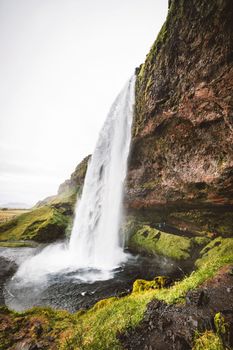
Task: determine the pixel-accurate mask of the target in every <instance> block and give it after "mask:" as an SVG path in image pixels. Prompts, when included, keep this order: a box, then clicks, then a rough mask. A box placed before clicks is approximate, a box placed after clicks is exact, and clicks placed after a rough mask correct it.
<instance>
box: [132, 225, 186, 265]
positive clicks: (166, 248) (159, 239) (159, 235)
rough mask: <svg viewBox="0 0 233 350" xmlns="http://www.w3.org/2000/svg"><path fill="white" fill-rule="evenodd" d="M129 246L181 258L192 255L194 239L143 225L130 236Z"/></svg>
mask: <svg viewBox="0 0 233 350" xmlns="http://www.w3.org/2000/svg"><path fill="white" fill-rule="evenodd" d="M129 246H130V248H132V249H135V250H137V251H139V252H146V253H149V254H160V255H164V256H167V257H170V258H172V259H176V260H181V259H188V258H189V257H190V252H191V248H192V246H193V241H192V240H191V239H190V238H187V237H182V236H177V235H173V234H170V233H166V232H163V231H160V230H157V229H155V228H151V227H150V226H149V225H143V226H142V227H141V228H139V229H138V230H137V231H136V232H135V233H134V234H133V235H132V236H131V237H130V241H129Z"/></svg>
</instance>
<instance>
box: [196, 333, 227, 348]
mask: <svg viewBox="0 0 233 350" xmlns="http://www.w3.org/2000/svg"><path fill="white" fill-rule="evenodd" d="M192 350H226V348H225V347H224V345H223V342H222V339H221V337H220V336H219V335H217V334H215V333H214V332H213V331H206V332H204V333H202V334H199V335H198V336H196V339H195V342H194V346H193V348H192Z"/></svg>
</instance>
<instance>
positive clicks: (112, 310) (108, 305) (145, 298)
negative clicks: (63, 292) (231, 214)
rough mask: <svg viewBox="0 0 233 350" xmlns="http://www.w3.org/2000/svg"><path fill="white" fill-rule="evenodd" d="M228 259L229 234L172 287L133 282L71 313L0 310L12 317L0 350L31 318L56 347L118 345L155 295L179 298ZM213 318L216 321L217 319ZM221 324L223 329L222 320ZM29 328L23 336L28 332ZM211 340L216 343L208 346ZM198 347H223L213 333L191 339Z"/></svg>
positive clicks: (232, 246) (231, 249) (232, 244)
mask: <svg viewBox="0 0 233 350" xmlns="http://www.w3.org/2000/svg"><path fill="white" fill-rule="evenodd" d="M229 263H233V238H221V239H219V238H218V239H216V240H214V241H213V242H211V243H209V244H208V245H207V247H206V248H204V249H203V250H202V252H201V256H200V258H199V260H198V262H197V264H196V266H197V269H196V270H195V271H194V272H193V273H191V275H190V276H187V277H186V278H184V279H183V280H182V281H180V282H177V283H175V284H174V285H173V286H172V287H170V288H160V289H154V288H147V286H148V285H150V281H147V283H148V284H147V283H143V285H144V286H145V285H146V288H142V290H141V291H140V290H139V289H140V286H139V285H138V283H137V287H138V288H137V289H138V290H137V291H136V290H134V292H133V293H132V294H131V295H128V296H126V297H123V298H109V299H106V300H103V301H100V302H99V303H97V304H96V305H95V306H94V307H93V308H91V309H90V310H88V311H86V312H85V311H80V312H77V313H74V314H69V313H68V312H66V311H55V310H52V309H50V308H33V309H31V310H29V311H27V312H24V313H13V312H10V311H8V310H7V309H6V308H4V309H2V310H0V314H1V315H3V316H4V315H6V317H10V322H11V323H10V324H11V326H10V327H9V328H8V330H7V329H5V330H4V331H3V332H2V334H1V338H0V340H1V341H2V342H5V343H6V345H4V346H2V349H9V348H10V344H11V345H13V344H14V341H15V342H16V341H17V334H18V333H17V332H18V331H19V329H20V331H21V332H22V331H23V330H25V328H27V327H28V324H30V325H31V324H32V325H33V322H34V321H33V320H38V319H39V320H40V322H42V326H43V339H45V338H46V337H47V336H49V337H52V339H54V340H53V341H54V344H57V347H58V348H59V349H63V350H68V349H69V350H71V349H77V348H79V349H86V350H91V349H92V350H94V349H95V350H96V349H98V350H101V349H102V350H105V349H112V350H118V349H121V346H120V344H119V341H118V339H117V334H119V333H122V332H124V331H126V329H128V328H131V327H135V326H136V325H137V324H138V323H139V322H140V321H141V320H142V318H143V315H144V312H145V308H146V305H147V303H148V302H149V301H151V300H152V299H153V298H157V299H159V300H163V301H165V302H168V303H174V302H181V301H183V300H184V297H185V295H186V293H187V292H188V291H189V290H192V289H195V288H197V287H198V286H199V285H200V284H201V283H203V282H204V281H206V280H207V279H208V278H211V277H212V276H214V275H215V274H216V273H217V272H218V270H219V269H220V268H221V267H222V266H224V265H226V264H229ZM152 282H154V281H152ZM160 282H161V281H160ZM139 284H140V283H139ZM161 287H162V285H161ZM217 319H218V320H220V318H219V317H217V318H216V320H217ZM218 325H219V322H218ZM219 327H220V328H219ZM219 327H218V328H219V329H221V330H222V329H223V328H222V323H221V325H220V326H219ZM30 329H31V328H30ZM30 329H29V330H28V333H27V332H26V333H25V337H28V336H29V335H30V334H31V333H30V332H31V331H30ZM32 329H33V328H32ZM14 335H15V337H16V338H15V339H14ZM202 344H204V345H202ZM210 344H213V346H214V347H210ZM201 346H202V347H201ZM204 346H206V347H204ZM208 346H209V347H208ZM48 348H49V347H48ZM201 349H203V350H204V349H211V350H212V349H215V350H222V349H223V348H221V339H220V337H219V336H218V335H215V334H214V333H213V332H211V333H206V332H205V333H204V334H202V335H200V336H199V337H198V338H196V340H195V345H194V350H201Z"/></svg>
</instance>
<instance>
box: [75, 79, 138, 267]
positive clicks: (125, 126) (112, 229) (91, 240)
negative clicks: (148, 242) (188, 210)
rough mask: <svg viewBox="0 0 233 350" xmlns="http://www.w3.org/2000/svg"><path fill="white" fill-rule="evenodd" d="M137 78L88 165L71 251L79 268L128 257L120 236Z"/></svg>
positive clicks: (116, 107) (115, 110)
mask: <svg viewBox="0 0 233 350" xmlns="http://www.w3.org/2000/svg"><path fill="white" fill-rule="evenodd" d="M134 85H135V77H132V78H131V79H130V81H129V82H128V83H127V84H126V86H125V88H124V89H123V90H122V91H121V93H120V94H119V96H118V97H117V98H116V100H115V102H114V103H113V105H112V107H111V109H110V112H109V114H108V116H107V119H106V121H105V123H104V126H103V128H102V130H101V132H100V135H99V139H98V142H97V145H96V148H95V151H94V153H93V155H92V158H91V161H90V163H89V165H88V169H87V174H86V177H85V181H84V187H83V193H82V197H81V200H80V201H79V203H78V204H77V209H76V216H75V221H74V226H73V230H72V234H71V239H70V244H69V250H70V253H71V254H72V256H73V257H75V259H76V263H77V265H78V266H80V267H91V268H97V269H111V268H114V267H116V266H117V265H118V264H119V263H120V262H122V261H123V260H124V259H125V254H124V252H123V239H122V237H121V236H120V223H121V215H122V194H123V183H124V179H125V176H126V171H127V158H128V153H129V147H130V140H131V125H132V115H133V106H134Z"/></svg>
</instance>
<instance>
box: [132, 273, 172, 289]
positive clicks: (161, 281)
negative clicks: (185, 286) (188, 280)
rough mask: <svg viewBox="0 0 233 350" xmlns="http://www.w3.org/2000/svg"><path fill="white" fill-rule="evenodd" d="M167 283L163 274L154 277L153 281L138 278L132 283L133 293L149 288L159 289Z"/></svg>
mask: <svg viewBox="0 0 233 350" xmlns="http://www.w3.org/2000/svg"><path fill="white" fill-rule="evenodd" d="M166 284H167V278H166V277H165V276H158V277H155V278H154V280H153V281H146V280H143V279H138V280H136V281H135V282H134V284H133V291H132V292H133V293H140V292H144V291H147V290H150V289H160V288H163V287H165V285H166Z"/></svg>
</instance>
